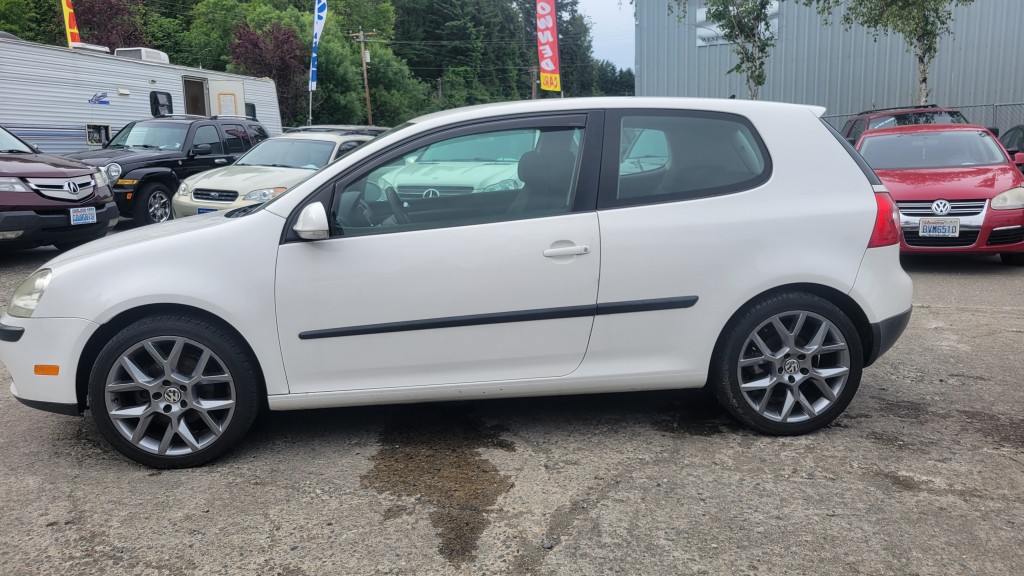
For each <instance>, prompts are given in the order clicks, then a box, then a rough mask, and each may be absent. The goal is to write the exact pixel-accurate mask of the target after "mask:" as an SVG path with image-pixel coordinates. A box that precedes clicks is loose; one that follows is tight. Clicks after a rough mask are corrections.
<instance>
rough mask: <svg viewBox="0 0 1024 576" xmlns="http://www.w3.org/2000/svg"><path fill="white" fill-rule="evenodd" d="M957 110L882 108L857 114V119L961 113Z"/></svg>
mask: <svg viewBox="0 0 1024 576" xmlns="http://www.w3.org/2000/svg"><path fill="white" fill-rule="evenodd" d="M959 111H960V110H958V109H956V108H940V107H938V106H908V107H906V108H881V109H878V110H866V111H864V112H861V113H860V114H857V115H856V116H857V117H862V116H866V117H868V118H876V117H878V116H898V115H900V114H927V113H929V112H938V113H941V112H959Z"/></svg>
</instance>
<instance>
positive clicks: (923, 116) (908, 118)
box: [868, 110, 967, 130]
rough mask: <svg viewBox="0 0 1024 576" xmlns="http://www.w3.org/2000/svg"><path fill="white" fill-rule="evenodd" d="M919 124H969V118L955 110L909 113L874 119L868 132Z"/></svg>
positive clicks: (870, 122) (869, 123)
mask: <svg viewBox="0 0 1024 576" xmlns="http://www.w3.org/2000/svg"><path fill="white" fill-rule="evenodd" d="M917 124H967V118H964V115H963V114H961V113H959V112H957V111H955V110H954V111H952V112H909V113H906V114H893V115H892V116H879V117H877V118H872V119H871V120H869V121H868V130H875V129H877V128H892V127H893V126H914V125H917Z"/></svg>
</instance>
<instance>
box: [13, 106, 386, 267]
mask: <svg viewBox="0 0 1024 576" xmlns="http://www.w3.org/2000/svg"><path fill="white" fill-rule="evenodd" d="M384 130H386V129H385V128H380V127H366V129H365V130H361V129H359V127H353V126H348V127H344V129H341V128H339V127H336V126H333V125H331V126H325V127H318V126H309V127H304V128H303V129H302V130H301V131H296V132H294V133H289V134H285V135H282V136H278V137H274V138H270V137H269V134H268V133H267V130H266V129H265V128H264V127H263V126H262V125H261V124H260V123H259V122H258V121H256V120H254V119H251V118H245V117H235V116H229V117H226V116H220V117H217V116H213V117H209V118H207V117H202V116H190V115H180V116H173V115H172V116H160V117H156V118H152V119H147V120H140V121H137V122H132V123H130V124H128V125H127V126H125V127H124V128H123V129H122V130H121V131H119V132H118V133H117V135H115V136H114V138H113V139H112V140H111V141H110V142H109V143H107V144H106V145H105V146H104V147H103V148H101V149H98V150H91V151H86V152H80V153H74V154H69V155H67V156H65V157H56V156H51V155H46V154H42V153H40V152H39V150H38V149H36V148H35V147H33V146H32V145H31V144H28V143H27V142H24V141H23V140H21V139H19V138H18V137H16V136H15V135H13V134H11V133H10V132H8V131H6V130H4V129H3V128H0V247H4V248H14V249H23V248H34V247H36V246H46V245H54V246H56V247H57V248H58V249H61V250H66V249H69V248H73V247H75V246H78V245H80V244H83V243H85V242H88V241H90V240H95V239H97V238H101V237H103V236H104V235H105V234H106V233H107V230H108V229H110V228H112V227H114V226H115V225H116V224H117V222H118V219H119V217H127V218H132V219H134V220H135V221H136V222H137V223H139V224H154V223H159V222H164V221H167V220H170V219H171V218H174V217H177V218H181V217H184V216H191V215H196V214H202V213H204V212H209V211H215V210H226V209H231V208H235V207H239V206H243V205H247V204H253V203H258V202H265V201H267V200H269V199H271V198H273V197H274V196H276V195H277V194H280V193H281V192H283V191H284V190H286V189H288V188H289V187H290V186H292V185H294V184H295V183H297V182H300V181H301V180H304V179H305V178H306V177H308V176H309V175H310V174H312V173H313V172H315V171H316V170H319V169H320V168H323V167H324V166H325V165H326V164H328V163H329V162H332V161H334V160H337V159H338V158H340V157H341V156H343V155H344V154H346V153H348V152H350V151H352V150H353V149H355V148H356V147H358V146H360V145H362V144H363V143H365V142H367V141H369V140H371V139H373V138H374V136H375V135H376V134H378V133H380V132H382V131H384Z"/></svg>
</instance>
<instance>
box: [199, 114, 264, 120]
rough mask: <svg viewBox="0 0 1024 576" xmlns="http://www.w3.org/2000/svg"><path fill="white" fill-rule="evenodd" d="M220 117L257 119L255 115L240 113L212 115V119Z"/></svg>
mask: <svg viewBox="0 0 1024 576" xmlns="http://www.w3.org/2000/svg"><path fill="white" fill-rule="evenodd" d="M218 118H242V119H244V120H255V119H256V117H255V116H242V115H238V114H218V115H216V116H210V120H216V119H218Z"/></svg>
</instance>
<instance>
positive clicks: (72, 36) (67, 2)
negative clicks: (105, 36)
mask: <svg viewBox="0 0 1024 576" xmlns="http://www.w3.org/2000/svg"><path fill="white" fill-rule="evenodd" d="M60 4H61V7H63V9H64V31H65V32H67V35H68V46H71V43H72V42H81V41H82V38H81V37H80V36H79V35H78V22H76V21H75V9H74V8H72V7H71V0H61V2H60Z"/></svg>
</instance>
